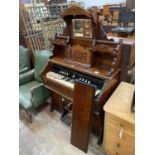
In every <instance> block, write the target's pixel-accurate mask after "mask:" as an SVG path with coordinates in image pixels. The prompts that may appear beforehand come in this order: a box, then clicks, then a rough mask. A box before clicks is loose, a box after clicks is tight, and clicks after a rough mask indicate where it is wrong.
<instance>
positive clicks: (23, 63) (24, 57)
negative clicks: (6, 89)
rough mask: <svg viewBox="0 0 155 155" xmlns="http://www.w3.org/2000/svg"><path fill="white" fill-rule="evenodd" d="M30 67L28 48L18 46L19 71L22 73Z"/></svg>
mask: <svg viewBox="0 0 155 155" xmlns="http://www.w3.org/2000/svg"><path fill="white" fill-rule="evenodd" d="M30 69H31V61H30V56H29V53H28V49H27V48H25V47H23V46H19V73H24V72H26V71H29V70H30Z"/></svg>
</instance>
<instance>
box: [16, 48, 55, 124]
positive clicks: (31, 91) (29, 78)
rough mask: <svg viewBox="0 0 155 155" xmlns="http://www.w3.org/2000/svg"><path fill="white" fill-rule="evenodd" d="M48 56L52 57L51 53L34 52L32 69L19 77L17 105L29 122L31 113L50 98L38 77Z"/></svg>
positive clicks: (45, 51)
mask: <svg viewBox="0 0 155 155" xmlns="http://www.w3.org/2000/svg"><path fill="white" fill-rule="evenodd" d="M50 56H52V52H51V51H48V50H44V51H36V52H35V54H34V58H35V64H34V69H32V70H30V71H28V72H25V73H23V74H20V75H19V104H20V107H22V108H24V109H25V111H26V114H27V116H28V118H29V120H30V121H32V111H33V110H34V109H35V108H36V107H38V106H39V105H41V104H43V103H45V102H46V100H47V99H48V98H49V97H50V91H49V90H48V89H47V88H46V87H44V86H43V83H42V79H41V76H40V72H41V71H42V69H43V68H44V66H45V65H46V64H47V63H48V59H49V57H50Z"/></svg>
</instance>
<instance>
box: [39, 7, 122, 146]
mask: <svg viewBox="0 0 155 155" xmlns="http://www.w3.org/2000/svg"><path fill="white" fill-rule="evenodd" d="M62 17H63V18H64V21H65V22H66V25H67V26H66V28H65V29H64V33H63V35H56V36H55V39H54V40H51V44H53V45H54V50H53V57H52V58H51V59H50V60H49V62H48V64H47V66H46V67H45V68H44V70H43V71H42V79H43V83H44V85H45V86H46V87H47V88H49V89H50V90H51V94H52V95H53V97H52V103H51V109H52V110H55V109H56V110H58V111H60V112H61V113H62V119H63V117H64V116H65V115H67V113H68V112H72V105H74V97H75V96H74V87H75V82H76V81H78V82H81V83H83V84H87V85H88V86H92V87H94V88H95V91H94V97H93V98H94V100H93V103H94V104H93V112H92V121H91V129H90V130H91V131H92V132H93V133H95V134H96V135H97V136H98V143H101V142H102V136H103V135H102V133H103V121H104V112H103V109H102V107H103V105H104V103H105V102H106V100H107V99H108V97H109V96H110V95H111V94H112V92H113V91H114V89H115V88H116V86H117V85H118V83H119V76H120V55H121V47H122V44H121V41H120V42H117V43H115V42H112V41H110V40H108V39H107V37H106V34H105V33H104V31H103V29H102V28H100V24H99V23H98V20H97V19H98V14H97V12H96V11H95V10H94V11H93V10H92V11H87V10H84V9H82V8H79V7H75V6H73V7H71V8H68V9H67V10H65V11H64V13H63V14H62ZM79 93H80V91H79ZM86 93H87V92H86ZM79 96H80V95H79ZM60 98H63V99H60ZM75 98H76V97H75ZM79 100H80V99H79ZM76 103H77V102H76ZM86 116H87V114H86ZM79 117H81V116H79ZM81 119H82V118H81Z"/></svg>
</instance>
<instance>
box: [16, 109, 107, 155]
mask: <svg viewBox="0 0 155 155" xmlns="http://www.w3.org/2000/svg"><path fill="white" fill-rule="evenodd" d="M70 134H71V127H69V126H67V125H66V124H64V123H63V122H62V121H61V120H60V113H58V112H57V111H54V112H49V106H46V107H44V108H43V109H42V110H41V111H40V112H38V113H36V114H35V115H34V116H33V122H32V123H29V122H28V121H27V120H26V119H25V117H23V116H21V118H20V120H19V155H86V154H85V153H84V152H83V151H81V150H79V149H78V148H76V147H74V146H72V145H71V144H70ZM96 142H97V138H96V137H95V136H94V135H90V140H89V148H88V152H87V154H88V155H105V154H104V153H103V152H102V148H101V147H100V146H98V145H97V144H96Z"/></svg>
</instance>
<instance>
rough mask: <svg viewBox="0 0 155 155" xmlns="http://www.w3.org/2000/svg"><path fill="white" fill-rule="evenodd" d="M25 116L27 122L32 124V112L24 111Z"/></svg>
mask: <svg viewBox="0 0 155 155" xmlns="http://www.w3.org/2000/svg"><path fill="white" fill-rule="evenodd" d="M26 115H27V118H28V120H29V121H30V122H31V123H32V121H33V119H32V112H31V111H29V110H26Z"/></svg>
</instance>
